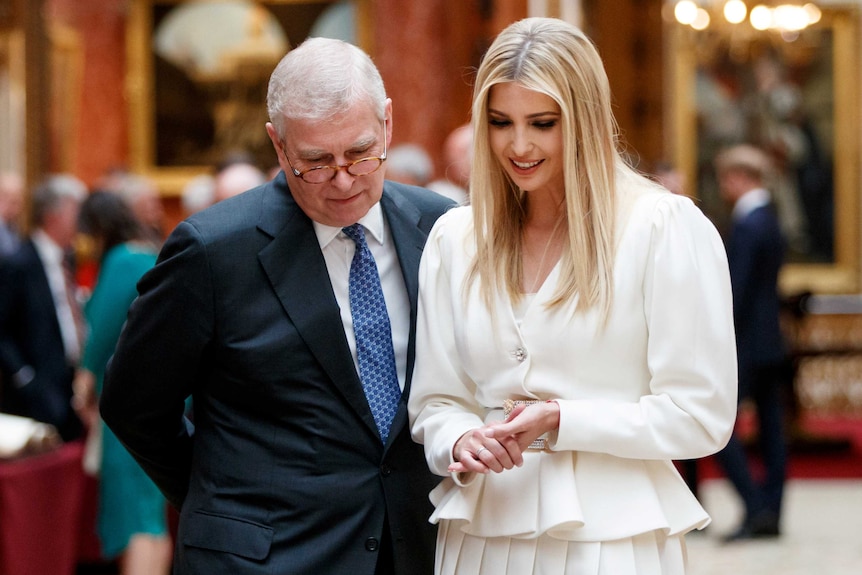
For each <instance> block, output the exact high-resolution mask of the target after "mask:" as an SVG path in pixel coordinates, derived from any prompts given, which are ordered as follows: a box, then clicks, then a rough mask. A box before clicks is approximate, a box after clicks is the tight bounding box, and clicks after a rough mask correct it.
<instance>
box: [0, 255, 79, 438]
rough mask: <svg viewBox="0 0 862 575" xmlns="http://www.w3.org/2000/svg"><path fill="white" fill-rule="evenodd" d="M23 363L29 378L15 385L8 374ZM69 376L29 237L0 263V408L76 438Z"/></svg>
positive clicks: (50, 298) (42, 271)
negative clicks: (30, 373) (19, 385)
mask: <svg viewBox="0 0 862 575" xmlns="http://www.w3.org/2000/svg"><path fill="white" fill-rule="evenodd" d="M25 366H29V367H30V368H32V369H33V380H32V381H31V382H30V383H29V384H27V385H26V386H24V387H20V388H19V387H17V386H16V385H14V384H13V382H12V376H13V374H15V373H16V372H18V371H19V370H21V369H22V368H24V367H25ZM73 377H74V368H73V367H72V366H71V365H70V364H69V362H68V361H67V359H66V350H65V347H64V346H63V336H62V333H61V332H60V323H59V321H58V320H57V309H56V307H55V305H54V297H53V296H52V295H51V287H50V285H49V284H48V277H47V275H46V274H45V267H44V265H43V263H42V260H41V259H40V258H39V254H38V252H37V251H36V246H35V245H34V244H33V242H32V241H31V240H27V241H25V242H23V243H22V244H21V245H20V247H19V249H18V251H17V252H16V253H14V254H13V255H11V256H9V257H8V258H7V259H5V260H3V262H2V263H0V380H2V381H3V392H2V394H0V396H2V410H3V411H5V412H7V413H13V414H16V415H23V416H26V417H32V418H33V419H36V420H37V421H43V422H45V423H50V424H52V425H54V426H55V427H56V428H57V430H58V431H59V432H60V435H61V436H62V437H63V438H64V439H67V440H68V439H74V438H76V437H78V436H79V435H80V433H81V429H82V428H81V423H80V421H79V420H78V418H77V416H76V415H75V412H74V410H73V409H72V406H71V404H70V400H71V398H72V379H73Z"/></svg>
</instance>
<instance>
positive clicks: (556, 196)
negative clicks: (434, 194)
mask: <svg viewBox="0 0 862 575" xmlns="http://www.w3.org/2000/svg"><path fill="white" fill-rule="evenodd" d="M473 124H474V127H475V134H474V136H475V137H474V164H473V169H472V172H471V180H470V190H471V201H472V205H471V206H467V207H461V208H457V209H454V210H451V211H450V212H448V213H447V214H445V215H444V216H442V217H441V218H440V219H439V220H438V222H437V224H436V225H435V227H434V229H433V230H432V232H431V235H430V237H429V239H428V243H427V244H426V248H425V252H424V254H423V259H422V265H421V268H420V298H419V315H418V327H417V354H416V358H417V359H416V367H415V373H414V379H413V387H412V390H411V394H410V399H409V415H410V422H411V426H412V427H411V429H412V433H413V437H414V439H415V440H416V441H418V442H420V443H422V444H424V448H425V455H426V459H427V461H428V464H429V466H430V468H431V470H432V471H433V472H435V473H436V474H438V475H442V476H447V478H446V479H444V481H443V482H442V483H441V484H440V486H439V487H438V488H436V489H435V490H434V491H433V492H432V495H431V497H432V501H433V503H434V505H435V507H436V509H435V511H434V513H433V515H432V517H431V521H432V522H433V523H437V524H439V534H438V539H437V556H436V572H437V573H447V574H449V573H458V574H494V575H499V574H503V573H517V574H519V575H521V574H526V573H542V574H549V575H556V574H564V573H565V574H574V573H577V574H578V575H591V574H604V575H627V574H635V573H638V574H659V573H661V574H672V575H675V574H682V573H685V569H686V567H685V564H686V550H685V540H684V535H685V533H686V532H688V531H690V530H692V529H701V528H703V527H704V526H706V525H707V524H708V523H709V516H708V515H707V514H706V512H705V511H704V509H703V508H702V507H701V506H700V504H699V503H698V502H697V500H696V499H695V497H694V496H693V495H692V494H691V492H690V491H689V490H688V488H687V487H686V484H685V482H684V481H683V479H682V478H681V477H680V476H679V474H678V473H677V471H676V469H675V468H674V466H673V464H672V460H674V459H691V458H698V457H703V456H706V455H709V454H711V453H715V452H716V451H718V450H719V449H721V448H722V447H723V446H724V445H725V443H726V442H727V440H728V438H729V437H730V434H731V432H732V429H733V424H734V418H735V413H736V356H735V344H734V334H733V321H732V310H731V289H730V280H729V274H728V267H727V259H726V256H725V252H724V248H723V245H722V242H721V240H720V238H719V236H718V233H717V232H716V230H715V228H714V226H713V225H712V224H711V223H710V222H709V221H708V220H707V219H706V218H705V217H704V216H703V215H702V214H701V212H700V210H698V209H697V207H695V206H694V204H693V203H692V202H691V200H689V199H688V198H686V197H682V196H678V195H674V194H671V193H670V192H668V191H667V190H665V189H664V188H661V187H660V186H658V185H657V184H655V183H653V182H651V181H650V180H648V179H647V178H645V177H643V176H641V175H640V174H638V173H636V172H635V171H634V170H633V169H632V168H630V167H629V166H627V165H626V164H625V163H624V161H623V159H622V157H621V155H620V153H619V152H618V150H617V148H616V133H615V122H614V119H613V116H612V114H611V99H610V90H609V87H608V81H607V77H606V74H605V71H604V69H603V66H602V63H601V59H600V58H599V55H598V53H597V52H596V50H595V48H594V46H593V45H592V43H591V42H590V40H589V39H587V37H585V36H584V34H583V33H582V32H581V31H580V30H578V29H577V28H575V27H573V26H571V25H569V24H567V23H565V22H562V21H560V20H555V19H546V18H531V19H526V20H522V21H520V22H517V23H515V24H513V25H511V26H509V27H508V28H507V29H506V30H504V31H503V32H502V33H501V34H500V35H499V36H498V38H497V39H496V40H495V41H494V43H493V44H492V45H491V47H490V48H489V50H488V52H487V54H486V55H485V57H484V59H483V61H482V64H481V66H480V68H479V71H478V75H477V78H476V84H475V92H474V98H473Z"/></svg>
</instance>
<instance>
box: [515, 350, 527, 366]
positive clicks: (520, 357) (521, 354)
mask: <svg viewBox="0 0 862 575" xmlns="http://www.w3.org/2000/svg"><path fill="white" fill-rule="evenodd" d="M512 357H514V358H515V360H516V361H517V362H518V363H521V362H523V361H524V360H525V359H527V350H526V349H524V348H523V347H518V348H515V351H513V352H512Z"/></svg>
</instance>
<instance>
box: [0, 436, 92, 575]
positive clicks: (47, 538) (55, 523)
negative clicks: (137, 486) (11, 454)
mask: <svg viewBox="0 0 862 575" xmlns="http://www.w3.org/2000/svg"><path fill="white" fill-rule="evenodd" d="M83 450H84V446H83V443H82V442H71V443H67V444H65V445H62V446H60V447H59V448H57V449H56V450H54V451H51V452H49V453H45V454H42V455H36V456H31V457H26V458H24V459H19V460H12V461H0V575H47V574H51V575H74V573H75V569H76V565H77V563H78V560H79V557H80V549H81V544H82V540H86V539H87V537H88V535H89V534H87V533H84V532H83V531H87V529H82V523H84V522H85V521H83V519H84V518H85V516H86V515H87V513H85V512H86V511H87V510H86V507H87V505H86V500H87V492H88V485H89V484H88V481H89V480H91V479H92V478H88V477H87V476H86V475H85V474H84V471H83V469H82V467H81V458H82V456H83Z"/></svg>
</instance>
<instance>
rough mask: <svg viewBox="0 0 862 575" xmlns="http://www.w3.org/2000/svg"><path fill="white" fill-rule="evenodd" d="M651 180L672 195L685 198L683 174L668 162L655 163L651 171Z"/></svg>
mask: <svg viewBox="0 0 862 575" xmlns="http://www.w3.org/2000/svg"><path fill="white" fill-rule="evenodd" d="M653 179H654V180H655V181H657V182H658V183H659V184H661V185H662V186H664V187H665V188H667V189H668V190H670V191H671V192H673V193H674V194H678V195H682V196H686V195H688V194H687V193H686V186H685V174H683V173H682V172H681V171H680V170H678V169H676V168H675V167H674V166H673V164H671V163H669V162H657V163H656V165H655V168H654V169H653Z"/></svg>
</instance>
